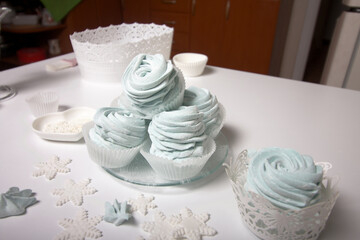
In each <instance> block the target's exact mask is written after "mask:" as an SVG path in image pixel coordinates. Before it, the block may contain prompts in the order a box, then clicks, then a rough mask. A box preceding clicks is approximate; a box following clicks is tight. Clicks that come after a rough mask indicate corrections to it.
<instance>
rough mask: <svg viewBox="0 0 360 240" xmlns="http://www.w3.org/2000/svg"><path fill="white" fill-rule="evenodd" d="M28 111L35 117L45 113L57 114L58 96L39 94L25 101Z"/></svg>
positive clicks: (53, 93) (52, 93)
mask: <svg viewBox="0 0 360 240" xmlns="http://www.w3.org/2000/svg"><path fill="white" fill-rule="evenodd" d="M26 102H27V103H28V104H29V107H30V110H31V112H32V114H33V115H34V116H35V117H40V116H43V115H45V114H47V113H51V112H57V111H58V108H59V95H58V94H57V93H56V92H39V93H37V94H35V95H34V96H31V97H29V98H27V99H26Z"/></svg>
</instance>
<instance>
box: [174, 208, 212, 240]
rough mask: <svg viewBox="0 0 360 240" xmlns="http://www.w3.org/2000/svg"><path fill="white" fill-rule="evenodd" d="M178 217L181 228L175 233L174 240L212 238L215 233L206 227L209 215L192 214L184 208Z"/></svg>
mask: <svg viewBox="0 0 360 240" xmlns="http://www.w3.org/2000/svg"><path fill="white" fill-rule="evenodd" d="M180 217H181V221H180V223H179V225H180V226H181V228H180V229H178V230H177V231H176V232H175V234H174V237H175V238H181V237H183V238H187V239H189V240H200V239H201V237H202V236H214V235H215V234H216V233H217V232H216V230H215V229H213V228H212V227H209V226H207V225H206V222H207V221H208V220H209V219H210V215H209V214H207V213H203V214H193V212H192V211H191V210H190V209H188V208H185V209H183V210H181V211H180Z"/></svg>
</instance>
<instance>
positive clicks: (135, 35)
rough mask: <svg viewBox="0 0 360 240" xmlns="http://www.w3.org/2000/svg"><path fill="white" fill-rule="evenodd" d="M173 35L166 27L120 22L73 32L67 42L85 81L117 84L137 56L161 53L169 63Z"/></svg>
mask: <svg viewBox="0 0 360 240" xmlns="http://www.w3.org/2000/svg"><path fill="white" fill-rule="evenodd" d="M173 32H174V29H173V28H170V27H167V26H165V25H156V24H153V23H151V24H138V23H133V24H125V23H123V24H120V25H110V26H108V27H98V28H96V29H91V30H89V29H86V30H85V31H82V32H75V33H73V34H72V35H70V41H71V44H72V46H73V49H74V52H75V56H76V59H77V61H78V64H79V67H80V71H81V74H82V76H83V77H84V78H89V79H94V80H96V79H99V80H100V79H101V80H105V81H106V80H107V79H109V80H108V81H120V78H121V76H122V73H123V72H124V70H125V69H126V67H127V65H128V64H129V63H130V61H131V60H132V59H133V58H134V57H135V56H136V55H138V54H139V53H146V54H157V53H160V54H162V55H164V57H165V58H166V59H167V60H168V59H169V58H170V52H171V44H172V39H173ZM104 78H105V79H104Z"/></svg>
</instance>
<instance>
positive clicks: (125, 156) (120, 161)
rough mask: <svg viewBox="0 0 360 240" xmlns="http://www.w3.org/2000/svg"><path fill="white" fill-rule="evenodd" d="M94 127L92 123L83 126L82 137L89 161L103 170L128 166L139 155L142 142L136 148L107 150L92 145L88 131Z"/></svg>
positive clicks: (94, 144)
mask: <svg viewBox="0 0 360 240" xmlns="http://www.w3.org/2000/svg"><path fill="white" fill-rule="evenodd" d="M93 127H94V122H89V123H87V124H85V125H84V126H83V129H82V131H83V135H84V139H85V143H86V147H87V150H88V153H89V156H90V158H91V160H93V161H94V162H95V163H97V164H98V165H100V166H101V167H105V168H120V167H124V166H126V165H128V164H129V163H131V161H132V160H133V159H134V158H135V156H136V155H137V154H138V153H139V151H140V149H141V148H142V147H143V145H144V143H145V142H146V141H144V142H143V143H142V144H140V145H139V146H137V147H133V148H122V147H119V148H118V149H116V148H114V149H109V148H106V147H103V146H99V145H97V144H96V143H94V142H93V141H92V140H91V139H90V136H89V131H90V129H92V128H93Z"/></svg>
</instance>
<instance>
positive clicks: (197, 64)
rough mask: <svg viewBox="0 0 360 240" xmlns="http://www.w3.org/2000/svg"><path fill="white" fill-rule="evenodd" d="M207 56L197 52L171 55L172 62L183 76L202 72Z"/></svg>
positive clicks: (197, 74)
mask: <svg viewBox="0 0 360 240" xmlns="http://www.w3.org/2000/svg"><path fill="white" fill-rule="evenodd" d="M207 61H208V57H207V56H206V55H204V54H199V53H179V54H177V55H175V56H174V57H173V62H174V64H175V65H176V66H177V67H178V68H180V70H181V71H182V73H183V74H184V76H185V77H196V76H199V75H201V74H202V73H203V71H204V69H205V66H206V63H207Z"/></svg>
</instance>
